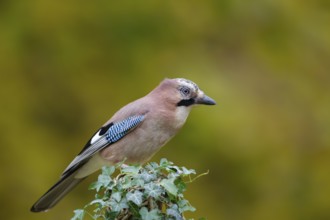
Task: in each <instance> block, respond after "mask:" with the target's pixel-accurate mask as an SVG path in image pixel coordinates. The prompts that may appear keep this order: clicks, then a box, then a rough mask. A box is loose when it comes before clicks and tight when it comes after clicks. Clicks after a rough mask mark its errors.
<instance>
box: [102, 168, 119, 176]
mask: <svg viewBox="0 0 330 220" xmlns="http://www.w3.org/2000/svg"><path fill="white" fill-rule="evenodd" d="M115 170H116V167H115V166H104V167H102V174H103V175H107V176H111V175H112V174H113V173H114V172H115Z"/></svg>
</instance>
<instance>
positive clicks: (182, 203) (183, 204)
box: [177, 199, 196, 213]
mask: <svg viewBox="0 0 330 220" xmlns="http://www.w3.org/2000/svg"><path fill="white" fill-rule="evenodd" d="M177 204H178V206H179V210H180V212H181V213H183V212H185V211H190V212H194V211H196V209H195V208H194V207H193V206H192V205H190V203H189V202H188V200H186V199H182V200H179V201H178V202H177Z"/></svg>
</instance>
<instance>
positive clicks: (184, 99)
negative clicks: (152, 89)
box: [156, 78, 216, 107]
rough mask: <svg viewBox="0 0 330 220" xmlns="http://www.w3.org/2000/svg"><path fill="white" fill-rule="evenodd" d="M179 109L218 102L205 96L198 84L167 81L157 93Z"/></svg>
mask: <svg viewBox="0 0 330 220" xmlns="http://www.w3.org/2000/svg"><path fill="white" fill-rule="evenodd" d="M157 90H158V92H159V91H160V92H161V93H162V97H166V99H167V100H168V101H169V102H171V103H172V104H174V105H175V106H177V107H190V106H192V105H196V104H204V105H215V104H216V102H215V101H214V100H213V99H212V98H210V97H208V96H207V95H205V93H204V92H203V91H202V90H200V89H199V87H198V86H197V84H196V83H194V82H192V81H190V80H188V79H183V78H175V79H165V80H163V81H162V82H161V83H160V85H159V86H158V87H157V89H156V91H157Z"/></svg>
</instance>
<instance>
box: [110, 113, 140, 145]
mask: <svg viewBox="0 0 330 220" xmlns="http://www.w3.org/2000/svg"><path fill="white" fill-rule="evenodd" d="M144 117H145V116H144V115H135V116H131V117H128V118H127V119H125V120H122V121H120V122H117V123H114V124H113V125H112V126H111V127H110V128H109V130H108V132H107V134H106V139H107V141H108V142H109V144H110V143H115V142H117V141H119V140H120V139H121V138H122V137H124V136H125V135H126V134H127V133H128V132H130V130H131V129H132V128H135V127H136V126H137V125H138V124H139V123H140V122H141V121H143V119H144Z"/></svg>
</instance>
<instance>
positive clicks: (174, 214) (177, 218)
mask: <svg viewBox="0 0 330 220" xmlns="http://www.w3.org/2000/svg"><path fill="white" fill-rule="evenodd" d="M166 214H167V215H168V216H172V217H174V218H175V220H182V219H183V217H182V215H181V214H180V212H179V209H178V206H177V205H173V206H172V207H171V208H168V209H167V210H166Z"/></svg>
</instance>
